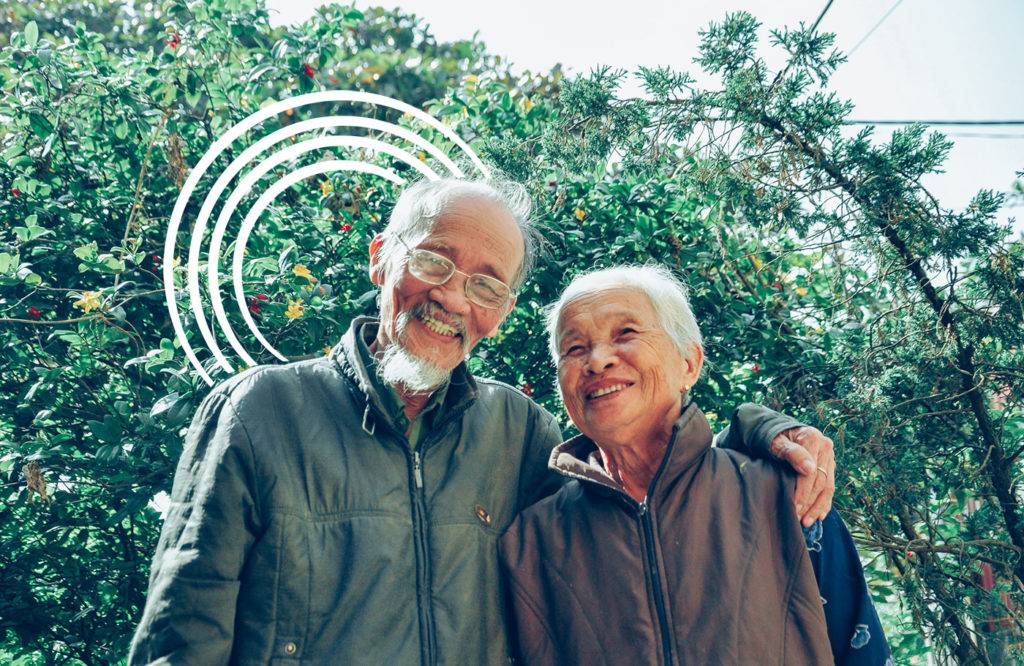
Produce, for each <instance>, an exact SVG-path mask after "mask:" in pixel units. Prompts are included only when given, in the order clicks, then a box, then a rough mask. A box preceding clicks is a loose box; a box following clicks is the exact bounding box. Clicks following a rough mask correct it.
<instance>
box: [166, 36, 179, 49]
mask: <svg viewBox="0 0 1024 666" xmlns="http://www.w3.org/2000/svg"><path fill="white" fill-rule="evenodd" d="M166 44H167V46H169V47H171V49H172V50H173V49H176V48H178V46H179V45H180V44H181V37H179V36H178V33H174V34H173V35H172V36H171V38H170V39H168V40H167V41H166Z"/></svg>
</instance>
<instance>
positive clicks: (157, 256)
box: [150, 254, 160, 264]
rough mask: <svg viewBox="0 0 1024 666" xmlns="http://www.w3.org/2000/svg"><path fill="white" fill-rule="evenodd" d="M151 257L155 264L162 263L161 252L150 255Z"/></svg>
mask: <svg viewBox="0 0 1024 666" xmlns="http://www.w3.org/2000/svg"><path fill="white" fill-rule="evenodd" d="M150 259H152V260H153V263H154V264H159V263H160V255H159V254H154V255H153V256H152V257H150Z"/></svg>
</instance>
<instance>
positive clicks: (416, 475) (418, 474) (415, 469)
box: [412, 451, 423, 488]
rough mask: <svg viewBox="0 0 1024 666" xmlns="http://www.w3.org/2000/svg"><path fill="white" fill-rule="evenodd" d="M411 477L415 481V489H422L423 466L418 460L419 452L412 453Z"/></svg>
mask: <svg viewBox="0 0 1024 666" xmlns="http://www.w3.org/2000/svg"><path fill="white" fill-rule="evenodd" d="M412 477H413V479H415V481H416V487H417V488H422V487H423V465H422V461H421V460H420V452H419V451H413V452H412Z"/></svg>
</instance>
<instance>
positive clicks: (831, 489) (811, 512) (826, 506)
mask: <svg viewBox="0 0 1024 666" xmlns="http://www.w3.org/2000/svg"><path fill="white" fill-rule="evenodd" d="M817 476H820V477H822V478H824V477H825V475H824V474H818V475H817ZM835 491H836V485H835V477H834V476H830V477H829V479H828V482H827V483H825V485H824V486H823V488H822V489H821V492H820V493H819V494H818V497H817V498H816V499H815V500H814V503H813V504H812V505H811V507H810V508H809V509H808V510H807V512H806V513H805V514H804V519H803V524H804V527H810V526H811V525H813V524H814V521H815V520H824V519H825V516H827V515H828V512H829V511H830V510H831V509H832V497H833V496H834V495H835Z"/></svg>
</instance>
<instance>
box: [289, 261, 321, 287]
mask: <svg viewBox="0 0 1024 666" xmlns="http://www.w3.org/2000/svg"><path fill="white" fill-rule="evenodd" d="M292 273H295V274H296V275H298V276H299V277H301V278H306V279H307V280H309V283H310V284H313V283H314V282H316V278H315V277H313V274H312V273H310V272H309V269H308V268H306V265H305V264H295V267H294V268H292Z"/></svg>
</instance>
